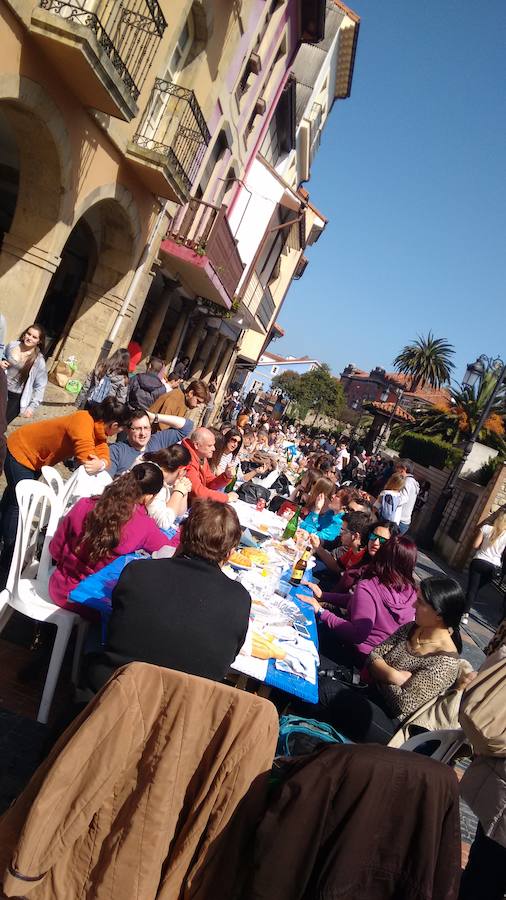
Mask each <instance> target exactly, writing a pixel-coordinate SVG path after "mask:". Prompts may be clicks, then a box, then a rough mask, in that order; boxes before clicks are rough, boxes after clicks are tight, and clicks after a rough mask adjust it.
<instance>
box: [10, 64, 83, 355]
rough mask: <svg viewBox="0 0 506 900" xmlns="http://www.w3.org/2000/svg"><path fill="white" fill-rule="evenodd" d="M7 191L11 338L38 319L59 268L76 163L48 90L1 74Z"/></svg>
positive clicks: (16, 77) (28, 81)
mask: <svg viewBox="0 0 506 900" xmlns="http://www.w3.org/2000/svg"><path fill="white" fill-rule="evenodd" d="M0 115H1V125H2V128H1V132H2V137H3V142H2V150H1V151H0V157H1V158H2V162H3V165H4V168H3V175H4V183H3V188H4V192H5V191H7V193H8V194H9V203H8V208H7V210H6V215H5V217H4V221H3V222H2V231H3V235H2V246H1V251H0V311H1V312H3V313H4V315H5V317H6V320H7V327H8V336H9V337H10V338H12V337H14V336H16V335H17V334H18V333H19V332H20V331H21V330H22V328H23V327H24V326H26V325H27V324H29V323H30V322H32V321H33V320H34V318H35V313H36V311H37V309H38V306H39V304H40V297H41V296H42V295H43V294H44V292H45V290H46V288H47V286H48V284H49V282H50V280H51V277H52V275H53V273H54V271H55V270H56V268H57V267H58V264H59V261H60V260H59V256H58V255H57V253H58V248H59V247H60V246H61V241H62V238H63V236H64V234H65V232H66V231H67V229H68V224H69V221H70V216H71V214H70V209H71V187H72V161H71V149H70V139H69V135H68V133H67V130H66V128H65V124H64V120H63V117H62V116H61V113H60V111H59V110H58V108H57V107H56V105H55V104H54V103H53V101H52V100H51V98H50V97H49V96H48V94H47V92H46V91H44V90H43V89H42V87H41V86H40V85H39V84H37V83H36V82H33V81H31V80H30V79H28V78H24V77H23V76H14V75H0Z"/></svg>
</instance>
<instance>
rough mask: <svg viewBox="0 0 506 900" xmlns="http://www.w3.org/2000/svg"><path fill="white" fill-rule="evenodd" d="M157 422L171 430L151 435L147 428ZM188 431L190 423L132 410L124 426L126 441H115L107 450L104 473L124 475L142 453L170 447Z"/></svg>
mask: <svg viewBox="0 0 506 900" xmlns="http://www.w3.org/2000/svg"><path fill="white" fill-rule="evenodd" d="M159 421H160V422H162V423H163V424H164V425H169V426H172V427H169V428H165V430H164V431H158V432H157V433H156V434H152V433H151V424H152V423H153V425H157V424H158V422H159ZM192 431H193V422H192V421H191V420H190V419H183V418H182V417H181V416H165V415H163V416H162V415H161V414H160V415H159V416H155V415H153V413H148V412H146V410H144V409H134V410H133V411H132V415H131V417H130V420H129V421H128V423H127V429H126V441H117V442H116V443H115V444H110V446H109V453H110V457H111V462H110V465H109V468H108V469H107V471H108V472H109V475H111V477H112V478H115V477H116V475H121V474H122V473H123V472H128V471H129V469H131V468H132V466H133V465H134V464H135V462H136V461H137V460H138V459H139V457H142V454H143V453H145V452H148V451H149V452H150V453H152V452H153V451H155V450H162V449H163V448H164V447H171V446H172V444H177V443H178V442H179V441H182V440H183V438H185V437H188V436H189V435H190V434H191V432H192Z"/></svg>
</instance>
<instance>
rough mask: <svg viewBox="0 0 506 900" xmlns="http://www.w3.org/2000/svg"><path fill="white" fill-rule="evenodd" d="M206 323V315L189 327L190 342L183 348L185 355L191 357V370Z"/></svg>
mask: <svg viewBox="0 0 506 900" xmlns="http://www.w3.org/2000/svg"><path fill="white" fill-rule="evenodd" d="M205 325H206V317H205V316H200V318H199V319H197V321H196V322H195V324H194V325H193V327H192V326H191V325H190V326H189V328H188V332H189V339H188V343H187V344H186V345H185V347H184V350H183V356H188V357H189V359H190V372H191V370H192V366H193V357H194V356H195V351H196V350H197V347H198V345H199V342H200V338H201V337H202V332H203V330H204V328H205Z"/></svg>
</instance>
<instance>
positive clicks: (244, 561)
mask: <svg viewBox="0 0 506 900" xmlns="http://www.w3.org/2000/svg"><path fill="white" fill-rule="evenodd" d="M229 562H230V563H232V565H235V566H244V567H245V568H247V569H249V568H251V566H252V565H253V563H252V562H251V559H250V558H249V556H246V554H245V552H244V551H243V550H234V552H233V553H232V556H231V557H230V559H229Z"/></svg>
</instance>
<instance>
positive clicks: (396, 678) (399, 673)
mask: <svg viewBox="0 0 506 900" xmlns="http://www.w3.org/2000/svg"><path fill="white" fill-rule="evenodd" d="M412 674H413V673H412V672H406V671H405V670H404V669H393V668H392V678H391V681H390V683H391V684H396V685H397V686H398V687H402V686H403V684H406V681H409V679H410V678H411V676H412Z"/></svg>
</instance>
